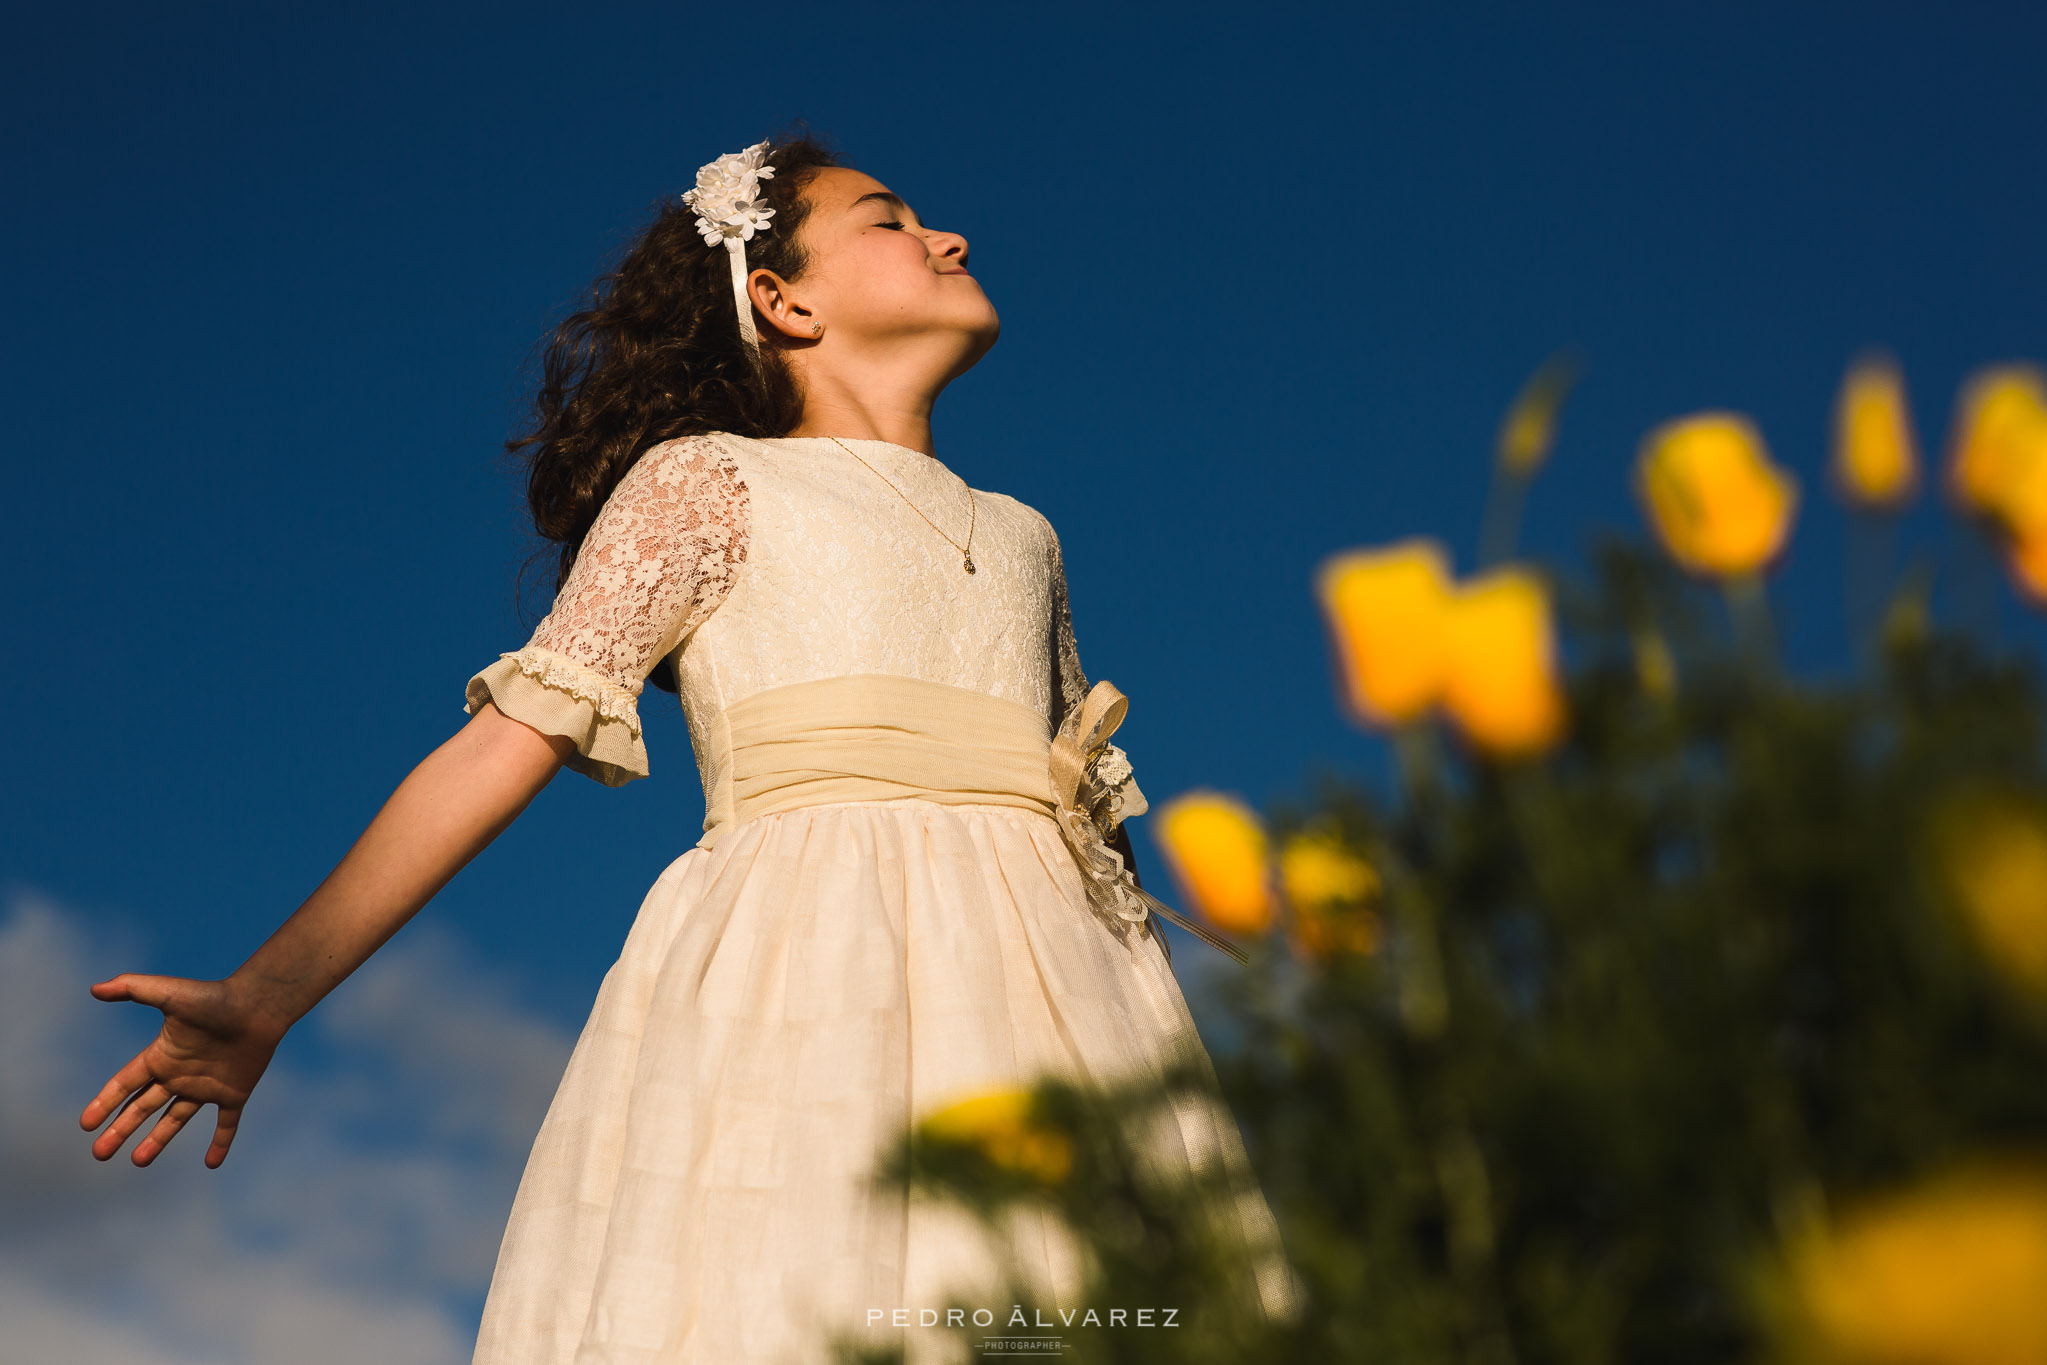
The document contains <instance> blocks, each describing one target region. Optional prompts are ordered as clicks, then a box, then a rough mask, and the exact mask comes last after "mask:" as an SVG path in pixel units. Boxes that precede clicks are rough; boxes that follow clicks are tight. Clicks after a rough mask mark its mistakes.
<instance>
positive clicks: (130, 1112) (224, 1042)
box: [78, 972, 287, 1168]
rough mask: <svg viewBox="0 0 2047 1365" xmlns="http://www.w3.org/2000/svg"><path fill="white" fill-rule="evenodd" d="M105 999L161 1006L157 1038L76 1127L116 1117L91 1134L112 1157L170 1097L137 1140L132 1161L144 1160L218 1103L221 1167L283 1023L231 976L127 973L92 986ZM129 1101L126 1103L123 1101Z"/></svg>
mask: <svg viewBox="0 0 2047 1365" xmlns="http://www.w3.org/2000/svg"><path fill="white" fill-rule="evenodd" d="M92 993H93V996H94V997H95V998H96V999H100V1000H109V1001H112V1000H133V1001H137V1002H138V1003H140V1004H144V1005H153V1006H155V1007H156V1008H157V1009H160V1010H162V1011H163V1029H162V1031H161V1032H159V1033H158V1034H157V1036H156V1039H155V1041H153V1042H152V1043H150V1045H149V1046H148V1047H145V1048H144V1049H142V1051H140V1052H138V1053H136V1054H135V1058H134V1060H133V1061H131V1062H129V1063H128V1064H127V1065H126V1066H124V1067H122V1068H121V1069H120V1070H119V1071H117V1072H115V1073H114V1075H113V1077H112V1079H110V1080H109V1081H108V1082H107V1083H106V1085H105V1086H103V1087H102V1088H101V1089H100V1092H99V1094H98V1095H97V1096H96V1097H94V1099H93V1101H92V1103H91V1104H88V1105H86V1106H85V1112H84V1113H82V1114H80V1115H79V1116H78V1124H79V1127H81V1128H84V1129H85V1130H87V1131H88V1132H90V1131H91V1130H92V1129H94V1128H97V1127H99V1126H100V1124H102V1123H104V1122H106V1118H107V1115H109V1114H112V1113H114V1112H115V1111H116V1110H117V1109H118V1110H119V1111H120V1114H119V1117H117V1118H116V1119H115V1120H114V1122H113V1123H112V1124H111V1125H110V1126H109V1127H108V1128H107V1130H106V1131H105V1132H104V1133H101V1134H100V1135H99V1136H98V1137H97V1138H95V1139H94V1140H93V1144H92V1154H93V1155H94V1156H95V1157H97V1158H98V1159H100V1160H101V1161H107V1160H111V1159H112V1157H113V1155H114V1153H116V1152H118V1151H120V1150H121V1144H123V1143H124V1142H126V1141H127V1140H128V1139H129V1137H131V1136H132V1135H133V1134H134V1133H135V1132H136V1130H137V1129H139V1128H141V1127H142V1125H143V1124H144V1123H146V1122H147V1121H148V1119H149V1116H150V1115H151V1114H154V1113H155V1112H156V1111H157V1110H159V1109H162V1108H163V1106H164V1104H165V1103H166V1102H169V1104H170V1109H169V1111H168V1112H166V1113H165V1114H164V1116H163V1118H162V1119H161V1120H159V1121H158V1123H157V1125H156V1127H155V1128H154V1129H152V1130H151V1131H150V1133H149V1136H148V1137H146V1138H144V1139H143V1140H142V1141H141V1142H139V1143H137V1144H136V1146H135V1151H134V1153H133V1157H132V1159H133V1161H134V1162H135V1164H136V1165H137V1166H147V1165H148V1164H149V1163H150V1162H151V1161H152V1160H154V1159H155V1158H156V1154H157V1153H158V1152H161V1151H162V1150H163V1149H164V1147H165V1146H166V1145H167V1144H168V1143H169V1142H170V1140H171V1139H172V1138H174V1137H176V1136H177V1135H178V1132H179V1130H180V1129H182V1128H183V1127H184V1126H185V1124H186V1122H187V1121H189V1120H190V1119H191V1117H192V1116H193V1115H194V1114H196V1113H198V1112H199V1111H200V1110H201V1109H203V1108H204V1107H205V1106H207V1105H209V1104H216V1105H219V1106H220V1118H219V1121H218V1122H217V1123H216V1124H215V1126H214V1130H213V1145H212V1146H211V1147H209V1148H207V1150H206V1164H207V1165H208V1166H210V1167H215V1168H218V1167H219V1165H220V1163H221V1162H223V1161H225V1160H227V1149H228V1146H229V1144H231V1143H232V1142H233V1141H234V1139H235V1128H236V1126H237V1125H238V1124H239V1123H240V1122H241V1118H242V1106H243V1105H245V1104H246V1103H248V1099H249V1092H250V1091H252V1090H254V1089H255V1088H256V1082H257V1080H258V1079H259V1078H260V1077H261V1076H262V1075H263V1070H264V1068H265V1067H267V1066H269V1065H270V1057H271V1054H273V1053H274V1052H276V1051H277V1044H278V1043H279V1042H280V1041H281V1040H282V1039H283V1037H284V1032H285V1028H286V1027H287V1025H285V1024H284V1023H283V1022H281V1021H279V1020H278V1019H277V1018H275V1017H274V1016H270V1015H266V1014H265V1013H263V1012H262V1011H260V1010H258V1009H256V1008H255V1004H254V1002H253V1001H252V1000H250V999H249V998H248V997H247V996H246V995H245V994H244V993H243V992H241V991H240V990H238V989H237V988H236V986H235V985H234V984H233V983H232V982H228V981H194V980H191V979H190V978H187V977H182V976H144V975H141V974H138V973H135V972H124V973H122V974H121V975H119V976H116V977H113V978H111V979H109V980H106V981H102V982H100V983H98V984H97V985H95V986H94V987H93V988H92ZM123 1100H125V1101H126V1102H127V1103H126V1107H125V1108H123V1107H122V1102H123Z"/></svg>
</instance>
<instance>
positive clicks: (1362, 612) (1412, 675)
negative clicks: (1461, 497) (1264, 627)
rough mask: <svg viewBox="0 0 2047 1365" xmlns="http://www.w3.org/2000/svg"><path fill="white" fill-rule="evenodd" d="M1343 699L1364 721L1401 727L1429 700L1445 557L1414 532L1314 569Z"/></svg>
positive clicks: (1445, 592) (1434, 683) (1436, 679)
mask: <svg viewBox="0 0 2047 1365" xmlns="http://www.w3.org/2000/svg"><path fill="white" fill-rule="evenodd" d="M1315 587H1316V594H1317V596H1318V597H1319V598H1320V599H1321V603H1322V610H1323V615H1324V619H1325V620H1326V621H1327V623H1328V626H1329V630H1330V636H1331V640H1332V641H1333V645H1334V651H1335V654H1336V656H1337V661H1338V665H1339V668H1340V670H1341V672H1342V677H1343V699H1344V701H1345V703H1346V705H1347V706H1348V707H1349V709H1350V712H1351V715H1352V718H1353V719H1355V720H1356V721H1358V722H1359V723H1361V724H1364V725H1371V726H1394V725H1404V724H1407V723H1408V722H1410V721H1413V720H1416V719H1418V718H1419V717H1421V716H1422V715H1423V714H1425V713H1426V712H1427V711H1428V709H1429V707H1431V706H1432V705H1434V703H1435V700H1436V694H1437V688H1438V686H1439V685H1440V676H1439V674H1440V668H1441V660H1440V659H1439V657H1438V651H1439V649H1440V637H1441V633H1442V623H1443V613H1444V609H1445V608H1446V606H1447V605H1448V603H1449V599H1450V569H1449V556H1448V555H1447V554H1445V553H1444V551H1443V548H1442V546H1441V545H1440V544H1438V543H1437V542H1436V541H1434V540H1430V539H1427V538H1424V537H1416V538H1413V539H1409V540H1404V541H1401V542H1399V543H1397V544H1394V545H1391V546H1388V547H1386V548H1384V549H1379V550H1351V551H1346V552H1345V553H1342V554H1338V555H1332V556H1331V557H1329V558H1328V559H1326V560H1324V561H1323V562H1322V565H1321V567H1320V568H1319V569H1317V570H1316V574H1315Z"/></svg>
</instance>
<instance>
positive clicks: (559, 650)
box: [463, 436, 747, 787]
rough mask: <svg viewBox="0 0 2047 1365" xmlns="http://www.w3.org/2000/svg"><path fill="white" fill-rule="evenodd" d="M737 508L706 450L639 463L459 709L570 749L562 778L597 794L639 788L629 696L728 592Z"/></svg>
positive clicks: (698, 442)
mask: <svg viewBox="0 0 2047 1365" xmlns="http://www.w3.org/2000/svg"><path fill="white" fill-rule="evenodd" d="M746 507H747V489H746V484H745V482H744V481H743V480H742V479H741V478H740V476H739V470H738V467H737V466H736V465H734V464H733V462H732V458H731V456H730V455H728V454H727V453H726V452H725V451H724V449H723V448H722V447H720V446H719V445H718V444H717V442H716V441H714V440H712V439H711V438H709V437H703V436H689V437H683V438H681V439H679V440H675V441H668V442H664V443H663V444H661V445H658V446H655V447H653V448H652V449H650V450H648V451H647V452H646V453H645V454H644V455H642V456H641V457H640V458H639V460H638V462H637V463H635V464H634V465H633V467H632V468H631V469H630V470H628V471H626V475H625V477H624V478H623V479H621V480H619V484H618V487H617V488H615V489H613V490H612V493H611V496H610V497H609V498H607V499H606V500H605V503H604V507H603V509H602V510H600V511H599V512H598V514H597V520H596V521H595V522H594V523H592V524H591V527H590V531H589V534H588V535H587V536H586V537H585V538H584V540H583V544H582V547H581V549H579V550H578V551H577V553H576V562H575V565H574V567H572V568H571V569H570V570H569V576H568V581H567V582H565V583H563V584H562V588H561V592H560V593H559V594H557V595H556V597H555V600H554V605H553V607H552V608H551V609H550V610H549V611H548V613H547V616H546V618H545V619H544V620H542V621H541V623H540V624H539V626H538V627H536V628H535V629H534V632H533V636H532V638H531V639H530V640H528V641H527V642H526V644H525V645H524V646H522V647H521V648H519V649H517V650H513V651H511V652H509V653H505V654H501V655H499V656H498V661H497V662H496V663H494V664H491V665H490V666H489V667H487V668H485V669H484V670H483V671H481V672H480V673H477V674H476V675H475V676H473V677H472V678H470V680H469V685H468V687H467V689H466V696H465V699H464V703H463V706H464V709H465V710H466V711H467V712H469V713H470V714H471V715H474V714H475V713H476V712H477V711H478V710H479V709H480V708H481V707H482V706H483V704H484V702H486V701H490V702H494V703H495V704H496V705H497V708H498V709H499V710H500V711H503V712H504V713H505V714H506V715H508V716H511V717H513V718H514V719H516V720H519V721H523V722H524V723H526V724H527V725H530V726H532V727H533V728H534V729H536V730H538V731H540V732H541V733H543V734H550V735H561V736H564V737H566V738H569V739H572V740H574V741H575V743H576V752H575V754H574V755H572V756H571V757H570V758H569V760H568V766H569V767H571V768H573V769H575V770H576V771H577V772H580V773H582V774H584V775H585V776H586V777H591V778H594V779H596V780H597V781H599V782H601V783H603V784H604V785H605V786H607V787H618V786H623V785H625V784H626V783H627V782H630V781H633V780H634V779H635V778H640V777H645V776H647V749H646V744H645V742H644V741H643V740H642V738H641V735H640V715H639V696H640V691H641V688H642V687H643V686H644V684H645V682H646V678H647V675H648V674H649V673H651V672H653V671H654V666H655V665H656V664H658V663H659V662H660V661H661V660H662V659H664V658H666V657H667V656H668V654H669V653H670V652H672V651H673V650H674V649H675V648H676V647H677V646H678V645H679V644H681V642H682V641H683V640H685V639H686V638H688V636H689V634H690V632H691V631H693V630H695V629H696V628H697V626H698V625H700V624H701V623H702V622H703V621H704V620H705V619H706V618H707V617H709V616H710V615H711V613H712V612H714V611H716V610H717V608H718V606H719V604H720V603H722V602H723V601H724V600H725V596H726V594H727V593H728V592H730V591H731V588H732V584H733V581H734V579H735V578H736V577H737V576H738V568H739V565H740V564H741V563H742V562H743V561H744V560H745V558H746Z"/></svg>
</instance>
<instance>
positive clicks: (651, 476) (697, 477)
mask: <svg viewBox="0 0 2047 1365" xmlns="http://www.w3.org/2000/svg"><path fill="white" fill-rule="evenodd" d="M732 440H733V438H731V437H729V436H726V435H725V434H724V433H723V432H707V433H704V434H701V435H695V436H677V437H674V438H673V439H670V440H666V441H662V442H660V443H658V444H656V445H652V446H649V447H648V448H647V450H646V451H645V453H643V454H642V455H641V456H640V458H639V459H638V460H636V461H634V462H633V467H632V468H631V469H629V470H627V471H626V476H625V477H626V479H628V480H630V479H639V480H641V481H648V480H651V481H653V482H655V483H659V484H662V485H664V486H667V487H674V486H675V485H677V484H687V483H699V482H705V481H711V482H718V481H727V482H729V481H735V480H737V479H739V477H740V472H741V471H740V468H739V461H738V459H737V458H736V452H735V450H734V447H733V445H732V444H731V442H732ZM621 482H624V480H621Z"/></svg>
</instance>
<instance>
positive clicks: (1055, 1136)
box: [920, 1087, 1073, 1185]
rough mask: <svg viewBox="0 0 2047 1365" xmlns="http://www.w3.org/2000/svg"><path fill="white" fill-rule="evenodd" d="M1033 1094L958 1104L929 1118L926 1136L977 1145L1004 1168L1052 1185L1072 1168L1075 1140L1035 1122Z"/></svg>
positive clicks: (1009, 1091)
mask: <svg viewBox="0 0 2047 1365" xmlns="http://www.w3.org/2000/svg"><path fill="white" fill-rule="evenodd" d="M1031 1103H1032V1102H1031V1094H1030V1092H1029V1091H1028V1090H1022V1089H1017V1088H1014V1087H1011V1088H1005V1089H1000V1090H991V1091H987V1092H985V1093H982V1094H979V1095H970V1096H968V1097H967V1098H965V1099H962V1100H956V1101H954V1102H953V1103H951V1104H948V1105H946V1106H945V1107H944V1108H942V1109H938V1110H935V1111H933V1112H932V1113H931V1114H929V1115H927V1116H926V1117H925V1119H924V1121H923V1123H922V1124H921V1125H920V1127H921V1128H922V1130H923V1135H924V1136H925V1137H928V1138H936V1139H938V1140H940V1141H943V1142H956V1143H961V1144H963V1145H966V1146H971V1147H977V1148H979V1149H980V1150H981V1152H982V1153H983V1154H985V1155H986V1156H987V1158H988V1159H989V1160H990V1161H992V1162H994V1163H995V1164H996V1165H997V1166H1000V1167H1002V1168H1004V1169H1005V1170H1011V1171H1015V1172H1017V1173H1018V1174H1021V1175H1027V1176H1030V1177H1031V1178H1032V1179H1034V1180H1037V1181H1040V1182H1041V1183H1043V1184H1047V1185H1056V1184H1058V1183H1060V1182H1061V1181H1063V1180H1065V1179H1066V1177H1067V1175H1068V1173H1069V1172H1071V1170H1072V1169H1073V1141H1072V1139H1071V1138H1069V1137H1067V1136H1066V1135H1065V1134H1064V1133H1061V1132H1058V1131H1056V1130H1055V1129H1051V1128H1047V1127H1044V1126H1042V1125H1040V1124H1037V1123H1036V1122H1034V1121H1033V1119H1032V1115H1031Z"/></svg>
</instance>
